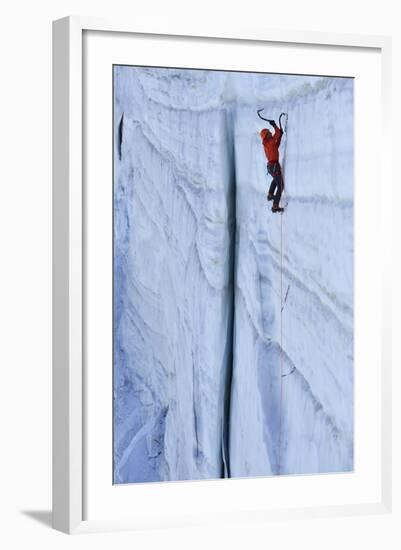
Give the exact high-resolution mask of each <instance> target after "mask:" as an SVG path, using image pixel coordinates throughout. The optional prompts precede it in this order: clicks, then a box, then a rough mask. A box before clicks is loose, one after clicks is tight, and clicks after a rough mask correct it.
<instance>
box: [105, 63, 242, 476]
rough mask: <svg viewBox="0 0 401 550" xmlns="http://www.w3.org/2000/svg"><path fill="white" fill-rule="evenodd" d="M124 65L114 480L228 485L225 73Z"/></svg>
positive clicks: (118, 134)
mask: <svg viewBox="0 0 401 550" xmlns="http://www.w3.org/2000/svg"><path fill="white" fill-rule="evenodd" d="M115 70H116V73H115V109H114V116H115V119H114V122H115V123H114V128H115V139H114V142H115V151H114V159H115V186H114V216H115V221H114V226H115V235H114V243H115V250H114V259H115V266H114V304H115V305H114V308H115V317H114V327H115V329H114V350H115V353H114V365H115V370H114V375H115V376H114V481H115V482H116V483H119V482H133V481H155V480H169V479H172V480H179V479H198V478H216V477H221V476H223V475H224V466H223V445H222V441H223V416H224V406H225V400H226V397H227V396H226V392H227V388H229V384H228V383H227V381H226V378H227V376H228V374H229V372H228V366H229V367H230V369H231V364H232V359H231V356H232V315H233V314H232V307H233V288H232V279H233V276H232V275H233V269H232V258H233V240H234V235H235V232H234V230H233V221H234V220H233V206H234V205H233V201H232V189H233V184H234V181H233V162H232V137H231V132H230V130H229V126H228V125H229V120H228V119H229V116H230V115H229V113H228V112H227V111H226V109H225V108H224V107H222V105H221V100H220V95H221V90H222V88H223V87H224V78H222V75H220V74H219V73H209V72H205V71H185V72H184V73H183V72H182V71H171V70H169V71H167V70H160V69H158V70H150V69H133V68H128V67H118V68H116V69H115Z"/></svg>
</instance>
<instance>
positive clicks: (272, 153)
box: [260, 126, 283, 162]
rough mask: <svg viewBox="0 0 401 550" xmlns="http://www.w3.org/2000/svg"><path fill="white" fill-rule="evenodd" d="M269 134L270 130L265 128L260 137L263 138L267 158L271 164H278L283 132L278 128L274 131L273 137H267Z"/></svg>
mask: <svg viewBox="0 0 401 550" xmlns="http://www.w3.org/2000/svg"><path fill="white" fill-rule="evenodd" d="M267 132H268V130H267V129H266V128H264V129H263V130H262V131H261V132H260V137H261V138H262V142H263V147H264V150H265V155H266V158H267V160H268V161H269V162H278V159H279V153H278V148H279V147H280V142H281V137H282V135H283V130H280V128H279V127H278V126H276V128H275V129H274V134H273V135H272V136H271V137H268V136H267V135H266V134H267Z"/></svg>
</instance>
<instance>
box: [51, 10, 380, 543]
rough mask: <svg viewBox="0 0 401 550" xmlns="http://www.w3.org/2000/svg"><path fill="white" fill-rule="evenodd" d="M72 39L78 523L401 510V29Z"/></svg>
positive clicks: (63, 185) (58, 373) (68, 516)
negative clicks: (395, 96)
mask: <svg viewBox="0 0 401 550" xmlns="http://www.w3.org/2000/svg"><path fill="white" fill-rule="evenodd" d="M53 53H54V55H53V98H54V103H53V119H54V138H53V160H54V163H53V197H54V199H53V233H54V239H53V243H54V244H53V279H54V286H53V289H54V290H53V303H54V309H53V350H54V351H53V419H54V422H53V518H54V520H53V523H54V527H55V528H56V529H60V530H62V531H65V532H68V533H72V532H83V531H95V530H99V529H102V530H109V529H121V528H124V529H137V528H143V527H146V526H148V527H158V526H169V525H191V524H199V523H206V522H213V521H226V522H227V521H228V522H230V521H248V520H253V521H254V520H255V519H258V520H260V521H265V520H267V519H269V518H273V517H288V518H291V517H310V516H313V515H339V514H340V515H346V514H367V513H384V512H386V511H389V510H390V507H391V490H390V489H391V460H390V449H391V432H390V426H391V379H390V376H391V357H390V351H389V350H390V346H389V338H390V336H389V334H390V330H389V323H390V305H389V304H390V299H391V298H390V295H389V292H390V291H389V284H388V277H389V271H390V270H389V256H390V250H389V244H388V240H387V239H386V235H388V234H389V233H390V231H391V228H390V227H389V221H388V217H387V216H386V208H387V207H388V204H391V198H390V197H389V195H390V194H391V187H390V185H389V184H388V182H389V181H390V180H391V178H390V166H389V162H388V160H387V159H386V154H385V153H386V148H387V147H388V143H389V138H388V132H389V124H390V116H389V113H390V103H389V97H390V93H389V90H390V39H388V38H385V37H367V36H363V37H360V36H343V35H338V36H336V35H328V34H318V33H309V32H305V33H300V32H281V31H280V32H279V31H271V30H266V31H253V30H248V31H246V30H245V31H232V32H230V31H228V30H226V29H225V30H222V31H221V32H218V33H216V32H207V30H197V29H192V30H191V31H190V32H189V31H188V30H183V29H177V28H175V29H173V28H171V29H170V28H166V29H143V28H138V27H135V26H131V25H129V24H127V23H121V22H110V21H99V20H96V19H90V18H75V17H73V18H65V19H62V20H59V21H56V22H54V33H53Z"/></svg>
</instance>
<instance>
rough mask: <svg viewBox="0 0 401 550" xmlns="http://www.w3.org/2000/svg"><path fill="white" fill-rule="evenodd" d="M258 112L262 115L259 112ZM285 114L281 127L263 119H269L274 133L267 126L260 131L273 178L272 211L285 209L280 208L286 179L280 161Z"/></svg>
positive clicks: (269, 197) (270, 197)
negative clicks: (284, 179)
mask: <svg viewBox="0 0 401 550" xmlns="http://www.w3.org/2000/svg"><path fill="white" fill-rule="evenodd" d="M258 114H259V116H260V113H259V112H258ZM283 114H284V113H282V114H281V115H280V118H279V125H280V127H278V126H277V124H276V122H275V121H274V120H270V119H263V120H267V122H268V123H269V124H271V125H272V126H273V128H274V134H272V133H271V131H270V130H268V129H267V128H263V130H262V131H261V132H260V137H261V138H262V143H263V148H264V150H265V155H266V158H267V172H268V174H270V175H271V176H272V178H273V179H272V182H271V184H270V188H269V193H268V195H267V200H268V201H273V206H272V212H283V211H284V208H280V199H281V194H282V192H283V189H284V181H283V176H282V174H281V166H280V162H279V147H280V142H281V138H282V136H283V133H284V132H283V129H282V127H281V117H282V116H283ZM260 118H262V117H260Z"/></svg>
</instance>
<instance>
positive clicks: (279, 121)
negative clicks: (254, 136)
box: [257, 109, 288, 132]
mask: <svg viewBox="0 0 401 550" xmlns="http://www.w3.org/2000/svg"><path fill="white" fill-rule="evenodd" d="M262 111H264V109H258V110H257V113H258V117H259V118H260V119H262V120H265V121H266V122H268V123H269V124H271V125H272V126H274V124H275V123H274V120H273V119H272V118H265V117H263V116H262V115H261V114H260V113H261V112H262ZM283 116H288V115H287V113H281V114H280V116H279V119H278V123H279V126H280V128H281V130H283V128H282V125H281V117H283ZM283 132H284V130H283Z"/></svg>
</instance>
